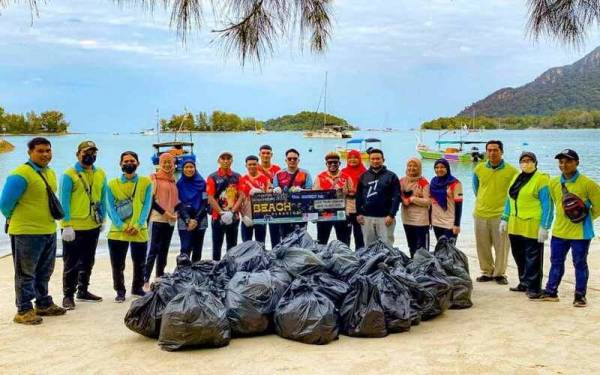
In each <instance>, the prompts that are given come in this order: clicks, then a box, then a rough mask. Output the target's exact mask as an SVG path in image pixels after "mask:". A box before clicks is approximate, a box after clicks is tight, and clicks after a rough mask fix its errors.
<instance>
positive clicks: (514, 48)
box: [0, 0, 600, 132]
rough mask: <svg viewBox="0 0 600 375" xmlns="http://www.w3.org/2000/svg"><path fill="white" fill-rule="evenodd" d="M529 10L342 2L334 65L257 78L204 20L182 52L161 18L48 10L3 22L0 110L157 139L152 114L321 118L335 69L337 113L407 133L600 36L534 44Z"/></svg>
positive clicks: (445, 2)
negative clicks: (52, 113)
mask: <svg viewBox="0 0 600 375" xmlns="http://www.w3.org/2000/svg"><path fill="white" fill-rule="evenodd" d="M483 3H485V5H482V4H483ZM525 3H526V1H525V0H486V1H485V2H484V1H473V0H418V1H417V0H410V1H408V0H395V1H381V0H370V1H362V0H339V1H334V3H333V9H334V33H333V39H332V41H331V43H330V46H329V49H328V51H327V53H326V54H324V55H317V56H315V55H312V54H311V53H310V52H309V51H308V49H305V51H304V52H301V51H299V49H298V48H297V47H298V42H297V41H296V40H288V41H285V42H284V43H281V45H279V46H278V48H277V50H276V52H275V54H274V55H273V56H272V57H270V58H267V59H266V60H265V61H264V62H263V64H262V65H261V66H256V65H247V66H245V67H242V66H241V65H240V64H239V61H238V60H236V58H235V57H230V58H227V57H225V56H223V53H222V51H220V50H219V49H218V48H216V47H215V46H214V45H213V44H212V43H211V40H212V38H213V35H211V34H210V32H208V31H207V30H210V28H211V27H213V26H214V25H213V24H212V23H211V22H212V17H210V16H207V17H206V18H207V19H206V21H207V27H206V28H205V29H204V31H202V32H200V33H196V34H195V35H193V36H192V37H191V38H190V40H189V41H188V43H187V45H186V46H182V45H181V43H179V42H178V40H177V38H176V36H175V33H174V31H172V30H170V28H169V22H168V15H167V14H164V13H163V12H160V11H157V12H155V13H154V15H150V14H148V13H147V12H144V11H143V10H140V9H136V8H132V7H119V6H117V5H115V4H114V3H113V2H112V1H109V0H85V1H83V0H81V1H67V0H63V1H60V0H53V1H51V2H50V3H49V4H47V5H44V6H42V7H40V17H39V18H37V19H34V21H33V24H32V23H31V15H30V12H29V9H28V8H27V7H26V6H11V7H9V8H8V9H3V10H2V11H1V14H0V50H1V51H2V53H1V54H0V106H2V107H4V108H5V109H6V110H7V111H9V112H23V113H24V112H27V111H29V110H35V111H43V110H47V109H58V110H61V111H63V112H64V113H65V114H66V116H67V119H68V120H69V121H70V122H71V130H72V131H81V132H85V131H90V132H97V131H103V132H112V131H115V130H120V131H137V130H139V129H142V128H146V127H151V126H153V124H154V116H155V111H156V109H157V108H159V109H160V112H161V115H163V116H166V115H169V114H172V113H175V112H182V111H183V109H184V107H185V108H187V109H188V110H191V111H193V112H199V111H207V112H210V111H213V110H215V109H220V110H224V111H231V112H235V113H238V114H240V115H242V116H247V117H255V118H258V119H263V120H264V119H268V118H272V117H276V116H280V115H283V114H288V113H295V112H298V111H301V110H314V109H316V106H317V102H318V100H319V94H320V91H321V88H322V85H323V80H324V74H325V72H326V71H328V72H329V88H328V110H330V112H332V113H334V114H337V115H339V116H342V117H344V118H346V119H348V120H349V121H350V122H351V123H353V124H355V125H358V126H360V127H362V128H377V127H383V126H389V127H395V128H410V127H415V126H417V125H418V124H419V123H420V122H422V121H425V120H429V119H432V118H437V117H439V116H449V115H454V114H456V113H457V112H459V111H460V110H462V109H463V108H464V107H465V106H467V105H469V104H470V103H472V102H473V101H475V100H478V99H481V98H482V97H484V96H487V95H488V94H490V93H492V92H493V91H495V90H497V89H499V88H502V87H505V86H519V85H522V84H524V83H527V82H529V81H530V80H532V79H534V78H535V77H536V76H537V75H539V74H541V73H542V72H543V71H545V70H546V69H548V68H550V67H553V66H558V65H564V64H569V63H571V62H573V61H575V60H577V59H579V58H580V57H582V56H584V55H585V54H586V53H588V52H589V51H591V50H592V49H594V48H595V47H596V46H598V45H600V36H599V34H598V33H597V32H596V31H593V32H592V33H591V35H590V36H589V38H588V40H587V43H586V44H585V45H584V46H583V47H582V48H580V49H573V48H569V47H565V46H563V45H561V44H559V43H556V42H554V41H549V40H542V41H539V42H533V41H532V40H530V39H529V38H528V37H527V36H526V34H525V23H526V12H527V9H526V4H525ZM386 118H387V120H386Z"/></svg>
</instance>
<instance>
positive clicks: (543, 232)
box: [538, 228, 548, 243]
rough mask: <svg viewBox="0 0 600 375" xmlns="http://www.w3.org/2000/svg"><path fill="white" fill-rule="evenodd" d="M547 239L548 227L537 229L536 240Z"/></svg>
mask: <svg viewBox="0 0 600 375" xmlns="http://www.w3.org/2000/svg"><path fill="white" fill-rule="evenodd" d="M547 239H548V229H544V228H540V230H539V231H538V242H539V243H544V242H545V241H546V240H547Z"/></svg>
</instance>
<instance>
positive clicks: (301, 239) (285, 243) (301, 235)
mask: <svg viewBox="0 0 600 375" xmlns="http://www.w3.org/2000/svg"><path fill="white" fill-rule="evenodd" d="M316 245H317V242H316V241H315V240H313V239H312V237H311V236H310V234H308V232H307V231H306V229H303V228H298V229H296V230H294V231H293V232H292V233H290V234H288V235H287V236H286V237H285V238H283V239H282V240H281V242H279V244H277V246H275V248H273V251H277V250H278V249H280V248H285V247H300V248H302V249H309V250H311V251H318V250H319V248H318V247H317V246H316Z"/></svg>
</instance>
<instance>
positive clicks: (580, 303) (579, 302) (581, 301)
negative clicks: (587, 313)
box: [573, 294, 587, 307]
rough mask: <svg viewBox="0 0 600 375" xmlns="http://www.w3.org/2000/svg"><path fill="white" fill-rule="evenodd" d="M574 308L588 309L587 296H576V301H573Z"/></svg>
mask: <svg viewBox="0 0 600 375" xmlns="http://www.w3.org/2000/svg"><path fill="white" fill-rule="evenodd" d="M573 306H575V307H586V306H587V300H586V299H585V296H582V295H581V294H575V299H574V300H573Z"/></svg>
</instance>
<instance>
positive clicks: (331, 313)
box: [274, 279, 339, 345]
mask: <svg viewBox="0 0 600 375" xmlns="http://www.w3.org/2000/svg"><path fill="white" fill-rule="evenodd" d="M274 323H275V331H276V332H277V334H278V335H279V336H281V337H284V338H286V339H290V340H295V341H300V342H303V343H305V344H318V345H322V344H327V343H329V342H331V341H333V340H336V339H337V338H338V334H339V329H338V311H337V309H336V308H335V305H334V304H333V302H332V301H331V300H330V299H329V298H328V297H327V296H325V295H324V294H323V293H321V292H319V291H318V290H317V288H316V287H314V286H313V285H311V284H309V283H308V282H306V280H305V279H296V280H294V282H292V284H291V285H290V287H289V288H288V289H287V291H286V292H285V294H284V295H283V297H282V298H281V300H280V301H279V304H277V308H276V309H275V317H274Z"/></svg>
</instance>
